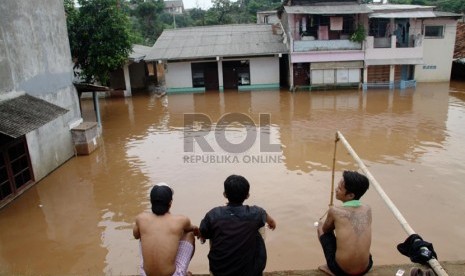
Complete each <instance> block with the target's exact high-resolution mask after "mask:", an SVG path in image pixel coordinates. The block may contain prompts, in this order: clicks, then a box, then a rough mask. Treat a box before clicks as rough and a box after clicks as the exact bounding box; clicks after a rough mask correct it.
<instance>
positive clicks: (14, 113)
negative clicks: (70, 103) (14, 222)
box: [0, 94, 68, 138]
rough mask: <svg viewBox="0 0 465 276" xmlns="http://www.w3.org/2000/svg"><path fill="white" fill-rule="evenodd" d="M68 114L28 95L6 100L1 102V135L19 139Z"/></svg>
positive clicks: (57, 107) (62, 109)
mask: <svg viewBox="0 0 465 276" xmlns="http://www.w3.org/2000/svg"><path fill="white" fill-rule="evenodd" d="M67 112H68V110H66V109H64V108H61V107H59V106H56V105H54V104H51V103H49V102H47V101H44V100H41V99H38V98H35V97H32V96H29V95H27V94H26V95H22V96H19V97H16V98H13V99H9V100H4V101H1V102H0V133H2V134H5V135H7V136H10V137H13V138H18V137H20V136H22V135H25V134H26V133H29V132H31V131H33V130H35V129H37V128H39V127H41V126H43V125H45V124H46V123H48V122H50V121H52V120H53V119H56V118H58V117H59V116H60V115H63V114H65V113H67Z"/></svg>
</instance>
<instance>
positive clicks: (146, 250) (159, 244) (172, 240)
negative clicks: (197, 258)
mask: <svg viewBox="0 0 465 276" xmlns="http://www.w3.org/2000/svg"><path fill="white" fill-rule="evenodd" d="M185 230H190V231H192V227H191V223H190V220H189V219H188V218H187V217H185V216H181V215H171V214H169V213H166V214H164V215H162V216H157V215H155V214H152V213H148V212H144V213H141V214H139V215H138V216H137V217H136V226H135V227H134V237H135V238H136V239H139V238H140V242H141V246H142V256H143V258H144V270H145V273H146V274H147V275H173V273H174V271H175V270H176V267H175V263H174V261H175V259H176V253H177V251H178V244H179V241H180V240H181V238H182V237H183V235H184V231H185Z"/></svg>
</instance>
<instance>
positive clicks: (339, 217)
mask: <svg viewBox="0 0 465 276" xmlns="http://www.w3.org/2000/svg"><path fill="white" fill-rule="evenodd" d="M330 212H331V215H332V216H333V217H334V224H335V234H336V241H337V250H336V262H337V263H338V264H339V266H340V267H341V268H342V269H343V270H344V271H345V272H347V273H349V274H356V273H360V272H363V271H365V269H366V268H367V266H368V260H369V256H370V246H371V208H370V207H369V206H367V205H362V206H360V207H334V208H332V209H331V211H330Z"/></svg>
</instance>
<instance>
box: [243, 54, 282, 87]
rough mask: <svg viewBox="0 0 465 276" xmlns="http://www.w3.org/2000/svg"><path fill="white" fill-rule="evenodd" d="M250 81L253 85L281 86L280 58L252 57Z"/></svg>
mask: <svg viewBox="0 0 465 276" xmlns="http://www.w3.org/2000/svg"><path fill="white" fill-rule="evenodd" d="M249 64H250V83H251V84H252V85H257V84H260V85H264V84H265V85H276V86H277V87H279V58H278V57H264V58H251V59H250V62H249Z"/></svg>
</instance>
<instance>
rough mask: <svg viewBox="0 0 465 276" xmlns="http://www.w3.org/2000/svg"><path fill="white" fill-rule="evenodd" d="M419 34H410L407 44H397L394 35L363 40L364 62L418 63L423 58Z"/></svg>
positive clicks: (375, 63)
mask: <svg viewBox="0 0 465 276" xmlns="http://www.w3.org/2000/svg"><path fill="white" fill-rule="evenodd" d="M422 39H423V37H422V36H421V35H417V36H412V37H411V39H410V40H409V43H408V44H407V45H398V44H397V42H396V37H395V36H392V37H389V38H374V37H373V36H368V37H367V38H366V42H365V62H366V63H367V64H369V65H377V64H419V63H420V62H422V59H423V46H422Z"/></svg>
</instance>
